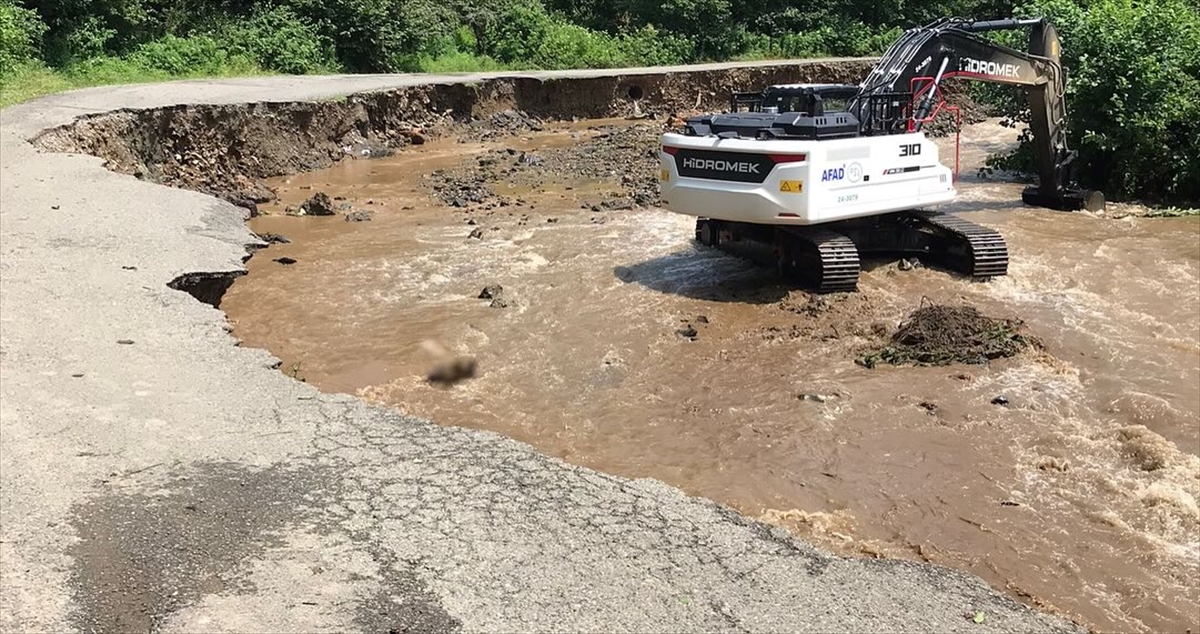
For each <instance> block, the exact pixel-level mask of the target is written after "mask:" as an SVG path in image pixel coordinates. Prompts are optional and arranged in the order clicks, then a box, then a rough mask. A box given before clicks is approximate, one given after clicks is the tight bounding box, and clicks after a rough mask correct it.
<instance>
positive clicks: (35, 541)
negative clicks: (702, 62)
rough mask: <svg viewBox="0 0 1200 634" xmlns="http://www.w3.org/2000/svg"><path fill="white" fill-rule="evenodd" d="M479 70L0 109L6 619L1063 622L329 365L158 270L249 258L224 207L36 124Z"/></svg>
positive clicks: (336, 624)
mask: <svg viewBox="0 0 1200 634" xmlns="http://www.w3.org/2000/svg"><path fill="white" fill-rule="evenodd" d="M655 70H660V69H655ZM598 74H603V71H583V72H570V73H545V74H541V75H542V76H560V77H561V76H585V75H598ZM478 77H479V76H456V77H445V76H443V77H438V76H415V75H388V76H331V77H300V78H298V77H272V78H256V79H229V80H212V81H186V82H177V83H173V84H169V85H147V86H122V87H108V88H98V89H88V90H83V91H75V92H70V93H64V94H59V95H54V96H50V97H46V98H43V99H40V100H38V101H35V102H31V103H27V104H23V105H19V106H14V107H10V108H7V109H5V110H3V111H0V476H2V477H0V629H2V630H3V631H5V632H50V631H54V632H62V631H87V632H91V631H96V632H118V631H122V632H123V631H139V632H145V631H164V632H165V631H203V632H281V631H296V632H299V631H329V630H338V631H362V632H454V631H480V632H513V631H605V632H617V631H625V632H667V631H671V632H677V631H732V632H742V631H746V632H785V631H786V632H841V631H845V632H850V631H854V632H861V631H896V632H913V631H930V632H935V631H936V632H954V631H960V632H1031V631H1039V632H1059V631H1061V632H1066V631H1071V632H1074V631H1080V630H1078V628H1076V627H1074V626H1072V625H1071V624H1069V623H1066V622H1064V621H1061V620H1059V619H1057V618H1054V617H1051V616H1047V615H1043V614H1040V613H1037V612H1035V611H1033V610H1031V609H1029V608H1026V607H1024V606H1021V605H1019V604H1016V603H1014V602H1013V601H1011V600H1009V599H1008V598H1006V597H1004V596H1002V595H1000V594H998V593H997V592H995V591H994V590H992V589H991V588H989V587H987V586H986V585H984V584H983V583H982V582H980V581H979V580H977V579H975V578H972V577H969V576H967V575H963V574H960V573H957V572H953V571H949V570H946V569H942V568H936V567H932V566H927V565H919V564H914V563H908V562H899V561H884V560H847V559H841V558H838V557H834V556H832V555H829V554H826V553H823V552H820V551H818V550H816V549H814V548H813V547H812V546H810V545H808V544H806V543H804V542H801V541H798V540H796V539H794V538H792V537H790V536H789V535H787V534H786V533H783V532H782V531H779V530H777V529H773V528H771V527H768V526H766V525H763V524H759V523H756V522H753V521H750V520H748V519H745V518H743V517H741V516H739V515H737V514H736V513H734V512H732V511H730V510H728V509H725V508H722V507H719V506H717V505H715V504H713V503H711V502H709V501H706V500H702V499H695V498H689V497H687V496H685V495H683V494H682V493H681V492H679V491H678V490H676V489H673V488H671V487H668V486H666V485H664V484H662V483H660V482H655V481H647V480H638V481H631V480H626V479H621V478H617V477H613V476H609V475H604V474H601V473H596V472H594V471H589V470H587V469H582V468H578V467H574V466H571V465H567V464H565V463H563V462H560V461H558V460H554V459H551V458H548V457H545V456H542V455H539V454H537V453H536V452H534V451H533V450H532V449H531V448H529V447H528V446H526V445H523V444H520V443H517V442H515V441H512V440H509V439H506V438H503V437H501V436H498V435H495V434H491V433H487V432H480V431H471V430H464V429H459V428H447V427H440V426H437V425H434V424H432V423H429V422H427V421H422V420H418V419H414V418H411V417H407V416H404V415H401V414H400V413H398V412H395V411H391V410H388V409H383V408H379V407H374V406H370V405H367V404H365V403H363V402H360V401H358V400H356V399H354V398H352V397H348V396H344V395H325V394H320V393H318V392H317V391H316V390H314V389H313V388H312V387H310V386H308V385H306V384H303V383H300V382H297V381H294V380H292V379H289V378H288V377H286V376H285V375H284V374H282V373H280V372H278V371H275V370H272V369H271V367H272V365H273V364H274V363H275V361H276V360H275V359H273V358H272V357H271V355H270V354H268V353H267V352H264V351H260V350H252V349H246V348H242V347H239V346H237V345H236V342H235V340H234V339H233V338H232V337H231V336H230V335H229V334H228V333H227V331H226V330H225V328H224V326H225V318H224V315H223V314H222V313H221V312H220V311H219V310H216V309H214V308H212V307H211V306H209V305H206V304H202V303H200V302H198V301H196V300H195V299H194V298H192V297H191V296H190V295H188V294H186V293H183V292H179V291H175V290H172V289H170V288H168V287H167V282H168V281H170V280H172V279H173V278H175V277H176V276H178V275H181V274H183V273H188V272H196V271H231V270H238V269H240V268H241V262H242V258H243V257H244V255H245V250H244V245H245V244H247V243H250V242H253V238H252V236H251V235H250V234H249V232H248V230H247V229H246V228H245V226H244V224H243V222H242V220H241V212H240V210H238V209H237V208H235V207H233V206H231V205H228V204H226V203H224V202H221V201H218V200H216V199H213V198H209V197H207V196H204V195H201V194H198V193H194V192H189V191H183V190H178V189H171V188H167V187H162V186H159V185H154V184H151V183H146V182H142V181H139V180H137V179H135V178H133V177H130V176H124V175H120V174H115V173H111V172H108V171H107V170H105V169H104V168H103V166H102V164H101V161H100V160H99V159H96V158H92V157H86V156H78V155H65V154H49V153H43V152H39V151H37V150H35V148H34V147H33V146H31V145H30V144H29V143H28V142H27V139H29V138H30V137H32V136H34V135H36V134H37V133H38V132H39V131H41V130H43V129H45V128H47V127H51V126H54V125H59V124H63V123H67V122H69V121H70V120H71V119H72V118H74V117H76V116H79V115H83V114H87V113H95V112H103V111H107V110H112V109H117V108H145V107H153V106H159V105H167V104H173V103H200V102H206V103H233V102H247V101H265V100H272V101H291V100H311V99H320V98H329V97H334V96H338V95H345V94H349V93H352V92H357V91H363V90H374V89H383V88H388V87H394V86H400V85H405V84H413V83H420V82H436V81H470V80H472V79H477V78H478ZM130 267H133V268H130ZM118 341H126V342H128V341H132V343H118ZM637 415H638V414H637V412H632V411H631V412H629V416H631V417H634V416H637ZM977 613H983V614H984V615H985V617H986V618H985V619H984V621H983V622H982V623H976V622H975V620H974V619H971V618H969V617H971V616H973V615H975V614H977Z"/></svg>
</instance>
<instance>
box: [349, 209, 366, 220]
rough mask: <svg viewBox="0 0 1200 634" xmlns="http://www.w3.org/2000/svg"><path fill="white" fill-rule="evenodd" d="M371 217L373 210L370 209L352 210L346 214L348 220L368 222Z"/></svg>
mask: <svg viewBox="0 0 1200 634" xmlns="http://www.w3.org/2000/svg"><path fill="white" fill-rule="evenodd" d="M370 219H371V212H369V211H362V210H359V211H352V212H350V213H348V214H346V222H366V221H368V220H370Z"/></svg>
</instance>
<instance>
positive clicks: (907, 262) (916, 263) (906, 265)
mask: <svg viewBox="0 0 1200 634" xmlns="http://www.w3.org/2000/svg"><path fill="white" fill-rule="evenodd" d="M920 266H921V261H920V260H918V259H917V258H911V259H909V258H901V260H900V270H901V271H911V270H913V269H915V268H918V267H920Z"/></svg>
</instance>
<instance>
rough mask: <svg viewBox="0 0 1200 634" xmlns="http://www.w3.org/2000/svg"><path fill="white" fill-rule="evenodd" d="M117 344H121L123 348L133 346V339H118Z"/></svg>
mask: <svg viewBox="0 0 1200 634" xmlns="http://www.w3.org/2000/svg"><path fill="white" fill-rule="evenodd" d="M117 343H119V344H121V345H122V346H132V345H133V339H117Z"/></svg>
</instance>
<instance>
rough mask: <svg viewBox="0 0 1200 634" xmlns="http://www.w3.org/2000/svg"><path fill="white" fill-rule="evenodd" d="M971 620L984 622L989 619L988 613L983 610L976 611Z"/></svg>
mask: <svg viewBox="0 0 1200 634" xmlns="http://www.w3.org/2000/svg"><path fill="white" fill-rule="evenodd" d="M971 620H972V621H974V622H975V623H983V622H984V621H986V620H987V615H986V614H984V613H983V612H976V613H975V616H973V617H971Z"/></svg>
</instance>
